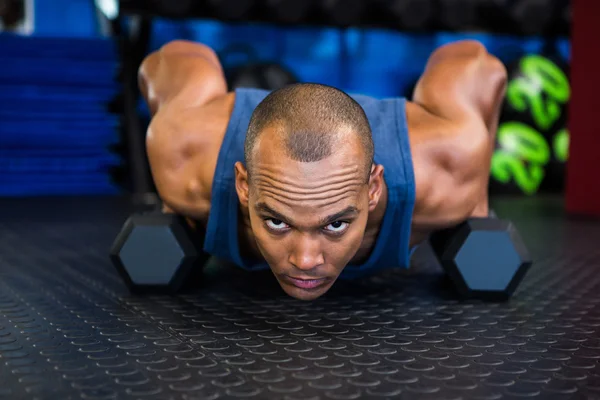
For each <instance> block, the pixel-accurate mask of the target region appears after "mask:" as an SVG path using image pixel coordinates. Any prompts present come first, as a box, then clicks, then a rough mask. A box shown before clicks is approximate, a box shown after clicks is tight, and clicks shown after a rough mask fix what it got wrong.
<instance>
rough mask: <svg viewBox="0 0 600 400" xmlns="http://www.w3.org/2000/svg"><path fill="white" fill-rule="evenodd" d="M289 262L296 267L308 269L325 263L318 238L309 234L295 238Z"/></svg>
mask: <svg viewBox="0 0 600 400" xmlns="http://www.w3.org/2000/svg"><path fill="white" fill-rule="evenodd" d="M289 262H290V263H291V264H292V265H294V266H295V267H296V268H298V269H300V270H303V271H308V270H311V269H313V268H315V267H318V266H319V265H322V264H324V263H325V258H324V257H323V252H322V251H321V245H320V243H319V240H318V239H316V238H313V237H311V236H310V235H302V236H299V237H298V238H296V241H295V242H294V248H293V250H292V252H291V254H290V257H289Z"/></svg>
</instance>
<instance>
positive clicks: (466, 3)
mask: <svg viewBox="0 0 600 400" xmlns="http://www.w3.org/2000/svg"><path fill="white" fill-rule="evenodd" d="M478 6H479V2H478V1H477V0H442V1H440V2H439V3H438V7H439V9H438V10H437V13H436V14H437V16H438V19H439V23H440V25H441V28H442V29H450V30H459V31H462V30H467V29H473V28H475V27H476V26H478V24H479V20H478V18H477V17H478V14H477V11H478Z"/></svg>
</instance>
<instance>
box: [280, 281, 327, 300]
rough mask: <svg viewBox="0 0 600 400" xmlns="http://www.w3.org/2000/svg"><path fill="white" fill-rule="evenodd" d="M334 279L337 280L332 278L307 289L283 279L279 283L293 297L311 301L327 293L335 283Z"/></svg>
mask: <svg viewBox="0 0 600 400" xmlns="http://www.w3.org/2000/svg"><path fill="white" fill-rule="evenodd" d="M334 281H335V280H333V279H332V280H330V281H328V282H326V283H324V284H323V285H322V286H319V287H316V288H314V289H305V288H301V287H297V286H295V285H293V284H290V283H288V282H285V281H282V280H279V284H280V285H281V288H282V289H283V290H284V291H285V292H286V293H287V294H288V295H290V296H291V297H293V298H295V299H298V300H306V301H310V300H316V299H318V298H319V297H321V296H322V295H324V294H325V293H327V291H328V290H329V289H330V288H331V286H332V285H333V282H334Z"/></svg>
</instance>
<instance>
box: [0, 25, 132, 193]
mask: <svg viewBox="0 0 600 400" xmlns="http://www.w3.org/2000/svg"><path fill="white" fill-rule="evenodd" d="M0 49H2V54H3V61H4V62H3V63H2V65H0V149H1V150H0V195H3V196H34V195H59V194H62V195H75V194H113V193H117V192H118V191H119V189H118V188H117V187H116V186H115V184H114V182H113V180H112V177H111V175H110V171H111V169H112V168H113V167H115V166H119V165H121V164H122V163H123V161H122V160H121V159H120V156H118V155H117V154H116V153H115V152H114V150H113V148H114V145H115V144H117V143H118V142H119V140H120V137H119V136H120V135H119V130H120V116H119V115H113V114H110V113H109V103H110V102H111V101H113V100H114V99H115V97H116V96H117V95H118V94H119V92H120V90H121V88H120V86H119V84H118V83H117V81H116V76H117V73H118V68H119V64H118V54H117V52H116V47H115V44H114V43H113V42H112V41H110V40H105V39H78V38H36V37H19V36H14V35H0Z"/></svg>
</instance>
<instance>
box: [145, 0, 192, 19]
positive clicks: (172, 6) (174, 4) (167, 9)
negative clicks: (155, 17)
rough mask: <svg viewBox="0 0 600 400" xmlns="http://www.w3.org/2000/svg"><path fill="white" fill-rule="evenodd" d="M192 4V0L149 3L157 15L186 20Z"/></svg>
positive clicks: (156, 0) (166, 0) (160, 0)
mask: <svg viewBox="0 0 600 400" xmlns="http://www.w3.org/2000/svg"><path fill="white" fill-rule="evenodd" d="M194 3H195V2H194V0H177V1H171V0H152V1H151V2H150V4H151V5H152V6H154V8H155V10H156V12H157V13H158V14H159V15H163V16H165V17H168V18H186V17H187V16H188V15H189V14H190V12H191V11H192V9H193V7H194Z"/></svg>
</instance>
